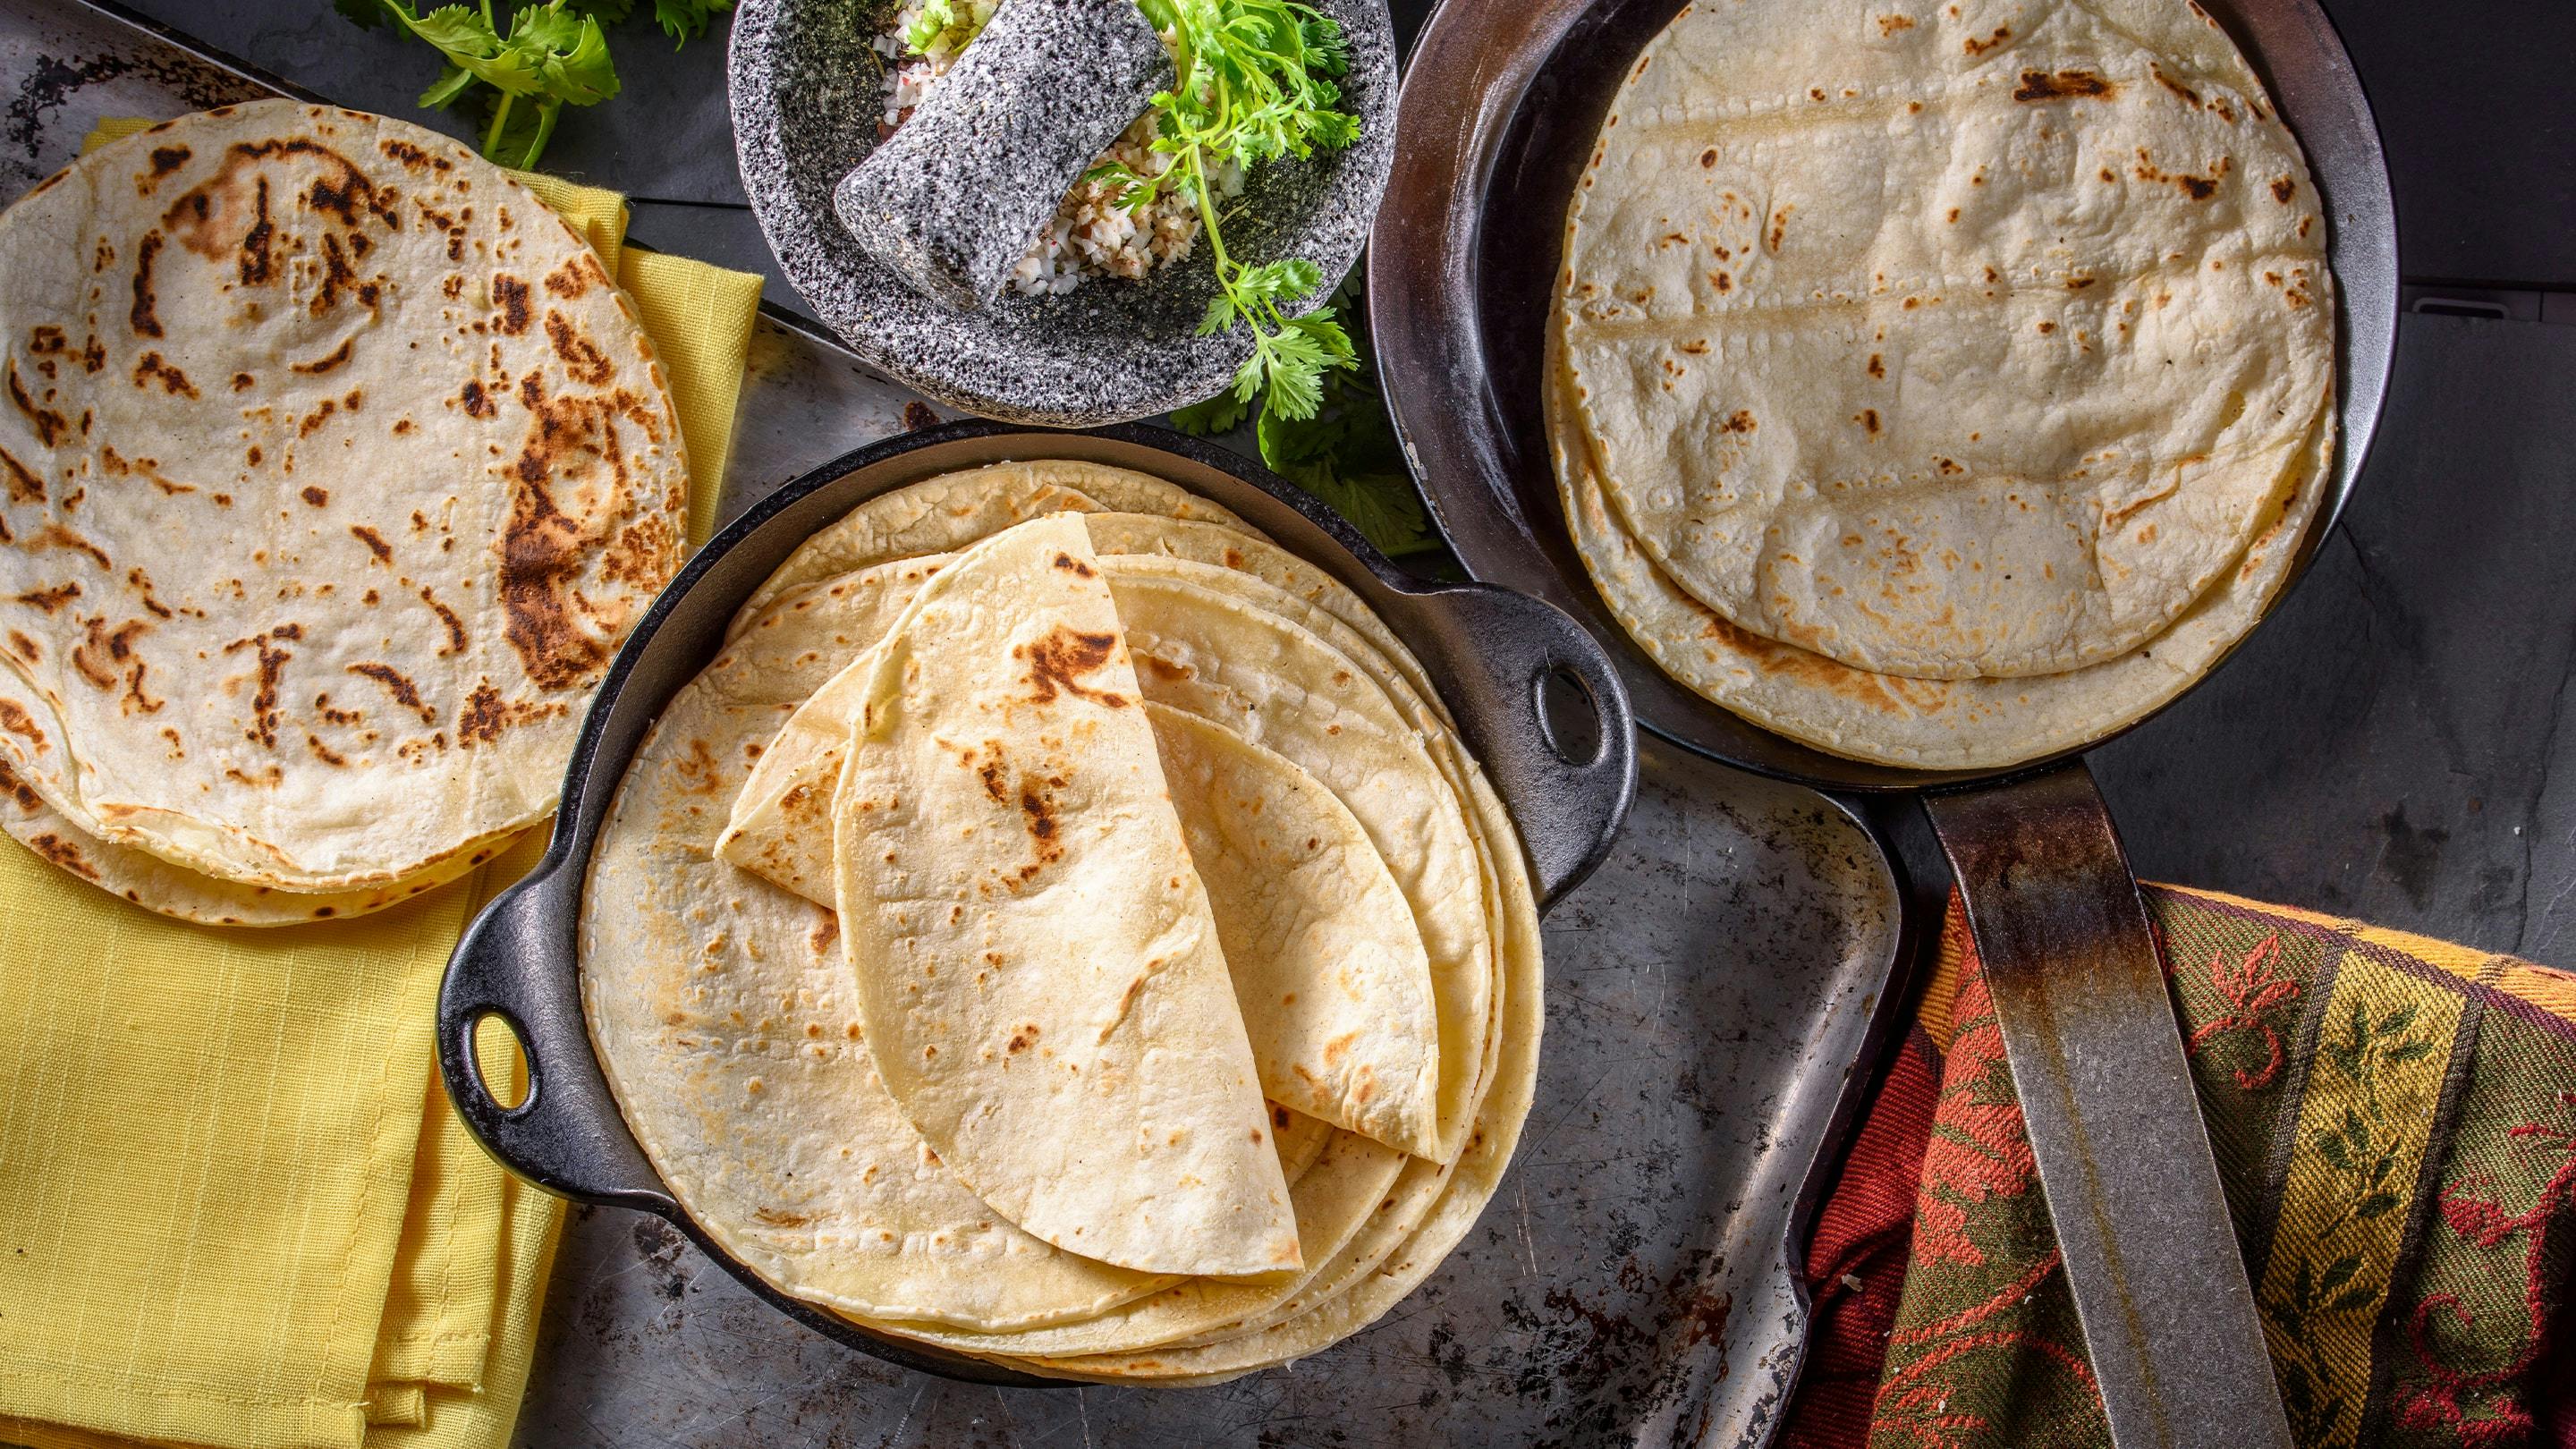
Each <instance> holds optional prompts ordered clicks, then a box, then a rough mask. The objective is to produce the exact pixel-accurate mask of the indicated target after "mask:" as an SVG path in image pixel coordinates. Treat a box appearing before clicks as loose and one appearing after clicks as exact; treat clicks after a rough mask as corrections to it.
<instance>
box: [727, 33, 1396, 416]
mask: <svg viewBox="0 0 2576 1449" xmlns="http://www.w3.org/2000/svg"><path fill="white" fill-rule="evenodd" d="M1317 8H1319V9H1321V10H1323V11H1324V12H1325V13H1327V14H1329V15H1331V16H1332V17H1333V18H1334V19H1336V20H1338V21H1340V22H1341V25H1342V30H1343V33H1344V34H1345V35H1346V36H1347V37H1348V38H1349V41H1350V73H1349V74H1348V75H1347V76H1346V77H1345V78H1344V79H1343V81H1342V83H1341V84H1342V93H1343V105H1344V108H1345V109H1348V110H1351V111H1353V112H1354V113H1356V114H1357V115H1359V116H1360V118H1361V122H1362V127H1361V131H1362V134H1361V138H1360V140H1359V141H1358V142H1357V143H1356V144H1354V145H1353V146H1351V147H1350V148H1349V149H1347V150H1344V151H1339V152H1334V153H1330V154H1325V155H1318V156H1317V157H1315V158H1314V159H1313V160H1311V161H1305V162H1298V161H1278V162H1273V163H1270V164H1268V165H1264V166H1261V167H1259V168H1257V169H1256V170H1255V171H1254V172H1253V174H1252V176H1251V177H1250V184H1249V187H1248V189H1247V190H1246V191H1245V193H1244V195H1243V196H1242V198H1241V199H1240V201H1239V202H1238V206H1239V212H1238V213H1237V215H1236V216H1235V217H1234V219H1233V220H1232V221H1230V223H1229V225H1228V226H1227V228H1226V243H1227V247H1228V250H1229V251H1230V252H1231V253H1233V254H1234V255H1236V256H1238V257H1241V258H1243V259H1244V260H1246V261H1250V262H1262V261H1268V260H1271V259H1274V258H1278V257H1285V256H1299V257H1304V258H1307V259H1308V260H1310V261H1313V262H1314V263H1316V264H1317V265H1318V266H1319V267H1321V268H1322V269H1323V275H1324V278H1325V283H1324V286H1323V288H1322V289H1321V290H1322V291H1323V292H1329V291H1330V290H1331V287H1332V286H1333V285H1334V284H1335V283H1337V282H1338V281H1339V280H1340V279H1341V276H1342V274H1343V273H1344V272H1346V271H1348V270H1349V269H1350V266H1351V263H1352V262H1353V261H1354V260H1355V259H1357V257H1358V256H1359V251H1360V244H1361V242H1362V241H1363V240H1364V239H1365V238H1366V236H1367V232H1368V225H1369V220H1370V218H1371V217H1372V216H1373V215H1374V214H1375V212H1376V210H1377V201H1378V196H1379V194H1380V193H1381V192H1382V191H1383V190H1384V189H1385V186H1386V173H1387V167H1388V164H1389V162H1390V161H1391V160H1392V159H1393V156H1394V146H1395V135H1394V129H1393V121H1394V111H1395V42H1394V34H1393V28H1392V26H1391V25H1390V24H1389V22H1388V19H1387V11H1386V4H1385V0H1321V3H1320V4H1319V5H1318V7H1317ZM1005 13H1007V7H1006V11H1005ZM883 14H884V12H883V11H882V10H880V9H877V8H874V7H872V6H870V5H868V4H865V3H854V0H744V3H743V4H742V5H741V7H740V8H739V10H738V11H737V12H736V14H735V16H734V22H733V51H732V62H731V104H732V110H733V121H734V133H735V147H736V151H737V154H738V157H739V159H740V161H741V164H742V180H743V186H744V189H745V190H746V191H747V192H748V193H749V194H750V197H751V203H752V209H753V211H754V212H755V213H756V214H757V215H758V216H759V218H760V225H761V230H762V231H763V232H764V233H765V234H766V235H767V236H768V239H769V244H770V246H771V247H772V249H774V250H775V251H776V252H777V254H778V260H779V264H780V266H781V268H782V269H783V270H784V271H785V272H786V274H787V278H788V280H789V281H790V282H792V283H794V284H795V287H796V290H797V291H798V292H799V293H800V294H802V296H803V297H804V299H805V301H806V302H807V303H808V304H809V305H811V306H812V307H813V309H814V311H815V313H816V315H818V316H820V317H821V318H822V319H823V320H824V321H825V322H827V323H828V324H830V326H831V327H832V329H833V330H834V331H835V332H837V333H839V334H840V335H841V337H842V338H843V340H845V341H846V342H848V343H849V345H850V347H851V349H852V350H853V351H855V352H857V353H858V354H859V355H860V356H861V357H863V358H865V359H867V361H868V362H869V363H871V364H873V365H874V366H876V367H879V368H881V369H883V370H884V371H885V372H886V373H887V374H888V375H890V376H892V377H894V378H895V379H897V380H898V381H901V382H903V383H906V384H908V385H910V386H912V387H915V388H918V389H919V390H920V391H922V392H924V393H926V394H928V395H929V396H931V397H933V398H935V399H937V400H939V401H941V402H945V403H948V404H950V405H952V406H954V407H957V408H960V409H963V410H965V411H968V412H974V413H981V414H983V415H984V416H987V417H994V418H1001V419H1004V420H1006V421H1010V422H1024V423H1041V424H1053V425H1058V426H1088V425H1092V424H1098V423H1107V422H1117V421H1123V420H1126V419H1130V418H1140V417H1146V416H1150V415H1152V414H1154V413H1158V412H1162V411H1165V410H1167V409H1169V408H1174V407H1178V406H1181V405H1182V404H1185V403H1191V402H1196V401H1198V400H1199V399H1201V398H1204V397H1207V396H1209V395H1210V394H1212V393H1214V392H1216V390H1217V389H1218V388H1220V387H1223V386H1224V385H1225V383H1226V381H1227V379H1229V378H1231V377H1232V376H1233V375H1234V371H1235V369H1236V368H1237V367H1239V366H1241V365H1242V362H1243V359H1244V358H1245V357H1246V356H1248V355H1250V353H1251V350H1252V344H1251V339H1250V338H1249V336H1248V335H1246V334H1245V333H1244V332H1242V331H1241V330H1240V329H1236V330H1232V331H1228V332H1226V333H1223V334H1220V335H1218V336H1215V337H1201V336H1199V335H1197V333H1198V322H1199V318H1200V317H1201V316H1202V315H1204V314H1205V312H1206V310H1207V303H1208V298H1209V297H1210V296H1212V295H1214V293H1215V290H1216V277H1215V274H1214V272H1213V271H1212V269H1211V268H1210V266H1209V264H1208V252H1207V248H1206V247H1205V246H1204V245H1201V246H1200V247H1198V248H1196V249H1194V250H1193V251H1192V253H1191V255H1190V256H1189V257H1188V258H1187V259H1185V260H1183V261H1181V262H1178V263H1176V264H1174V265H1172V266H1169V267H1165V268H1163V269H1161V270H1159V271H1157V272H1155V273H1154V274H1153V275H1152V276H1150V277H1147V278H1146V279H1144V280H1143V281H1139V282H1094V283H1092V284H1089V285H1086V286H1083V287H1079V288H1077V289H1075V290H1074V291H1072V292H1069V293H1066V294H1064V295H1063V296H1050V297H1023V296H1018V295H1008V296H1004V297H1001V298H999V299H997V300H996V301H995V302H993V303H992V304H991V305H989V306H987V307H985V308H983V309H981V310H978V311H974V312H960V311H957V310H955V309H953V308H951V307H949V306H946V305H944V304H942V303H939V302H935V301H932V300H931V299H930V298H928V297H925V296H923V295H921V294H920V293H919V292H917V291H915V290H913V289H912V288H911V287H909V286H907V285H905V284H904V282H903V280H902V279H901V278H900V277H898V276H897V275H896V274H895V273H894V272H893V271H892V270H890V269H889V268H887V267H886V266H885V265H884V264H883V263H881V262H879V261H878V260H877V259H876V258H874V257H872V256H870V255H868V253H867V252H866V251H865V250H864V249H863V248H861V247H860V245H859V243H858V242H857V241H856V240H855V239H854V238H852V237H851V235H850V233H849V231H848V229H847V228H845V227H844V226H843V225H842V224H841V220H840V217H839V216H838V214H837V213H836V212H835V210H834V206H833V192H834V190H835V188H837V187H838V186H839V185H840V183H841V179H842V178H843V177H845V176H848V175H849V174H850V173H851V172H852V170H853V169H855V168H857V167H858V166H859V165H860V164H861V163H862V162H864V161H865V160H866V159H867V157H868V156H869V154H870V153H871V152H872V151H874V150H875V149H876V147H877V145H878V141H877V122H878V120H879V118H880V117H881V116H882V115H883V113H884V100H883V92H882V86H883V81H882V79H881V76H882V66H881V64H880V63H879V61H880V59H881V58H880V57H877V56H875V55H874V53H873V52H872V51H870V50H869V48H868V47H869V42H870V41H871V40H872V39H873V38H874V36H875V35H876V33H877V28H878V25H879V24H880V22H881V20H882V18H883ZM969 54H970V55H971V54H972V52H971V50H970V52H969ZM906 129H907V130H909V129H910V128H909V127H907V128H906ZM899 134H900V133H899ZM1095 154H1096V151H1095ZM1056 195H1057V196H1058V197H1060V196H1061V193H1060V192H1059V193H1056ZM1047 205H1048V209H1049V210H1050V211H1052V210H1053V206H1054V199H1053V198H1050V199H1049V200H1048V203H1047ZM1031 234H1032V235H1034V234H1035V232H1034V229H1032V231H1031ZM1322 300H1323V298H1322V296H1321V295H1320V294H1319V295H1317V296H1315V297H1312V298H1309V299H1307V301H1308V302H1309V303H1313V302H1321V301H1322Z"/></svg>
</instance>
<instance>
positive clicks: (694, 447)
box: [0, 121, 760, 1449]
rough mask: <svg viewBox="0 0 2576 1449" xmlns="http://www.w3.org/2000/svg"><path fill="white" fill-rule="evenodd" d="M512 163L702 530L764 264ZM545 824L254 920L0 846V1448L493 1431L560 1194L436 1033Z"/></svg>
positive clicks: (533, 1310)
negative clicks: (537, 1175) (641, 360)
mask: <svg viewBox="0 0 2576 1449" xmlns="http://www.w3.org/2000/svg"><path fill="white" fill-rule="evenodd" d="M144 124H146V123H145V122H142V121H130V122H127V121H109V122H105V123H102V124H101V126H100V127H99V129H98V131H96V132H94V133H93V134H92V136H91V138H90V144H91V145H99V144H104V143H105V142H106V141H110V140H114V139H116V138H118V137H119V136H122V135H126V134H130V133H131V132H132V131H134V130H137V129H140V128H141V127H142V126H143V125H144ZM521 179H523V180H524V181H526V182H527V183H528V184H529V185H530V187H531V188H532V189H534V190H535V191H536V192H537V193H538V194H539V195H540V196H541V197H542V198H543V199H544V200H545V201H546V202H547V203H548V204H549V205H551V206H553V207H554V208H555V209H556V210H557V211H558V212H560V213H562V214H563V216H564V217H565V218H566V219H567V220H568V221H570V222H571V223H572V224H573V226H574V228H575V229H576V230H577V231H579V232H581V233H582V234H583V236H584V237H585V238H586V239H588V240H589V241H590V242H591V244H592V245H593V246H594V247H595V248H597V250H598V251H599V254H600V256H601V258H602V260H603V261H604V262H605V263H606V264H607V265H608V266H609V268H610V270H611V271H612V272H613V273H614V274H615V275H616V276H617V278H618V279H619V281H620V283H621V284H622V285H623V286H624V287H625V288H626V290H627V292H628V293H629V295H630V296H632V297H633V299H634V300H635V303H636V307H637V310H638V312H639V314H640V315H641V317H642V318H643V321H644V325H645V327H646V329H647V331H648V332H650V334H651V335H652V338H653V342H654V346H655V348H656V350H657V352H658V353H659V355H660V356H661V358H662V363H663V369H664V372H665V374H666V375H667V377H668V379H669V383H670V388H671V394H672V399H673V402H674V404H675V405H676V407H677V408H678V411H679V415H680V430H681V434H682V436H683V438H684V440H685V442H686V446H687V448H688V452H689V457H690V460H691V464H692V474H693V481H694V494H693V499H692V510H691V538H692V541H693V542H702V541H703V540H704V538H705V536H706V534H707V531H708V529H709V526H710V525H711V523H712V520H713V515H714V507H715V499H716V494H717V490H718V487H719V485H720V483H721V480H722V478H723V472H724V465H725V458H726V454H727V452H728V450H729V446H730V443H731V439H732V427H733V412H734V407H735V403H736V401H737V399H738V395H739V390H740V387H741V381H742V369H743V362H744V358H745V356H746V354H747V351H748V348H749V344H750V337H751V326H752V320H753V317H754V314H755V312H756V310H757V308H758V306H759V301H760V279H759V278H757V277H754V276H747V275H744V274H742V273H737V272H727V271H722V270H719V269H717V268H714V267H710V266H707V265H705V264H704V263H700V262H694V261H690V260H687V259H685V258H680V257H673V256H667V255H663V254H659V253H654V252H647V251H643V250H641V249H636V248H629V247H626V246H625V245H624V240H625V229H626V206H625V202H624V200H623V199H622V198H620V197H618V196H617V195H616V194H614V193H612V192H607V191H602V190H598V189H596V188H591V187H582V186H574V185H571V184H569V183H566V182H562V181H559V180H556V179H554V178H551V177H543V176H524V177H522V178H521ZM543 845H544V839H543V832H536V831H532V832H530V833H529V834H528V835H527V836H526V837H524V838H522V839H521V840H520V841H519V842H518V844H517V845H516V846H514V847H513V848H512V849H511V850H510V851H508V852H506V853H505V854H504V855H503V856H502V857H501V858H499V859H497V860H495V861H494V862H492V863H491V864H490V865H488V866H486V867H485V868H484V869H483V871H482V872H481V873H480V874H479V875H477V876H476V877H475V878H474V879H472V880H471V881H469V882H465V883H461V884H459V885H458V886H455V887H451V888H450V889H447V890H443V891H438V892H434V893H432V894H430V895H428V896H426V897H423V898H422V899H420V900H417V901H413V902H410V903H408V904H406V905H403V906H400V907H398V908H395V909H393V910H389V911H385V912H383V913H381V914H378V915H374V916H369V917H366V918H363V919H360V920H354V921H344V922H332V923H328V924H316V925H311V926H299V927H293V928H289V929H282V930H267V931H223V930H218V929H214V928H210V927H202V926H192V925H188V924H185V923H183V922H179V921H174V920H170V919H168V918H166V917H162V916H158V915H154V914H151V913H149V912H146V911H143V910H140V909H137V908H135V907H132V906H129V905H127V904H125V903H124V902H122V901H119V900H116V899H114V898H113V897H110V896H108V895H107V894H105V893H104V892H101V891H98V890H95V889H93V888H91V887H88V886H85V885H83V884H81V883H80V882H78V881H75V880H73V879H72V878H70V877H69V876H67V875H64V874H63V873H62V872H60V871H58V870H56V869H54V868H53V867H51V866H49V865H47V864H45V863H43V862H41V861H39V860H37V859H36V858H35V857H34V856H32V855H30V854H28V853H27V852H24V851H21V850H16V849H10V848H0V923H5V924H0V1443H14V1444H25V1445H29V1446H32V1449H113V1446H126V1445H138V1444H153V1445H204V1446H209V1449H302V1446H315V1449H364V1446H406V1449H409V1446H418V1449H466V1446H496V1449H497V1446H500V1445H503V1444H506V1443H507V1442H508V1440H509V1436H510V1430H511V1426H512V1424H513V1422H514V1421H515V1420H516V1418H517V1416H518V1408H519V1400H520V1395H521V1392H522V1390H523V1389H524V1387H525V1385H526V1381H527V1374H528V1365H529V1359H530V1356H531V1354H532V1353H533V1351H534V1348H535V1340H536V1328H537V1318H538V1311H539V1307H540V1305H541V1303H542V1301H543V1295H544V1289H545V1281H546V1276H547V1270H548V1267H549V1265H550V1263H551V1259H552V1254H553V1251H554V1244H555V1240H556V1236H557V1230H558V1228H559V1226H560V1224H561V1219H562V1213H561V1210H560V1208H561V1205H560V1203H558V1202H557V1201H556V1200H555V1199H553V1198H551V1197H548V1196H547V1195H545V1194H544V1193H541V1192H538V1191H536V1190H534V1189H532V1188H530V1187H528V1186H526V1185H525V1184H523V1183H520V1182H519V1181H517V1180H516V1179H513V1178H511V1177H509V1176H508V1175H507V1174H506V1173H504V1172H503V1171H502V1170H501V1169H500V1168H499V1167H498V1166H497V1165H496V1164H494V1163H493V1162H492V1161H491V1159H490V1158H488V1157H487V1156H485V1155H484V1153H483V1152H482V1150H481V1148H480V1147H478V1146H477V1145H476V1144H475V1143H474V1141H473V1140H472V1138H471V1137H469V1136H468V1135H467V1134H466V1131H465V1128H464V1125H463V1124H462V1123H461V1122H460V1121H459V1120H458V1119H457V1117H456V1114H455V1112H454V1110H453V1109H452V1108H450V1107H449V1105H448V1103H447V1099H446V1096H445V1094H444V1092H443V1091H442V1090H441V1089H440V1087H439V1085H438V1083H437V1080H436V1072H435V1069H434V1067H433V1065H432V1055H431V1053H432V1047H431V1033H430V1028H431V1018H432V1015H433V1010H434V1003H435V1000H436V997H437V990H438V978H439V974H440V971H441V968H442V967H443V966H444V965H445V963H446V960H447V956H448V952H449V951H450V949H451V948H452V947H453V946H454V944H455V942H456V938H457V936H458V934H459V933H460V932H461V931H462V930H463V928H464V925H465V923H466V922H467V921H468V920H469V919H471V917H472V914H473V912H474V911H475V910H477V909H479V908H480V906H481V905H482V904H483V903H484V902H485V901H486V900H488V899H490V897H491V896H492V895H493V894H495V893H496V892H498V891H499V890H500V889H501V888H502V887H503V886H505V885H506V884H508V883H509V882H510V881H512V880H515V879H516V878H517V877H518V876H519V875H520V874H522V873H524V872H525V871H526V870H527V869H528V867H530V866H531V865H533V864H534V863H535V862H536V860H537V858H538V856H539V855H540V854H541V853H542V851H543Z"/></svg>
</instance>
